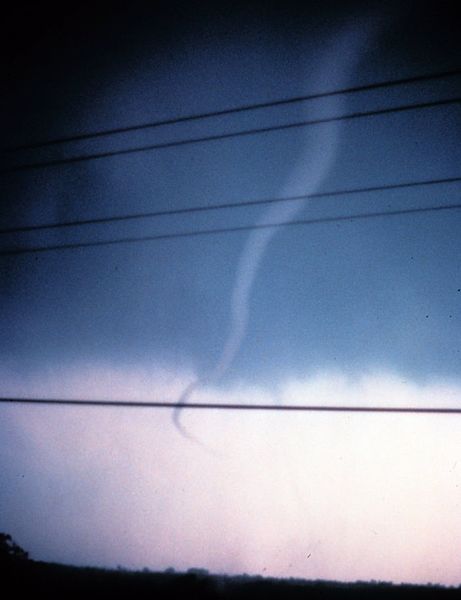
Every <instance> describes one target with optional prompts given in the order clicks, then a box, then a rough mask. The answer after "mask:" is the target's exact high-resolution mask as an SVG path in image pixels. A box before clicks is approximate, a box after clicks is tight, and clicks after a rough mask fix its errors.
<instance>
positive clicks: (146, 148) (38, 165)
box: [0, 97, 461, 175]
mask: <svg viewBox="0 0 461 600" xmlns="http://www.w3.org/2000/svg"><path fill="white" fill-rule="evenodd" d="M456 104H461V97H455V98H448V99H443V100H434V101H431V102H420V103H417V104H415V103H411V104H403V105H400V106H394V107H388V108H382V109H377V110H368V111H355V112H351V113H348V114H345V115H340V116H336V117H321V118H316V119H307V120H303V121H295V122H292V123H284V124H282V125H270V126H266V127H254V128H250V129H244V130H240V131H233V132H228V133H219V134H213V135H203V136H199V137H192V138H187V139H180V140H173V141H169V142H158V143H154V144H147V145H143V146H133V147H129V148H121V149H118V150H106V151H103V152H94V153H90V154H77V155H74V156H69V157H66V158H55V159H51V160H45V161H38V162H29V163H23V164H17V165H11V166H7V167H3V168H1V169H0V174H2V175H3V174H8V173H16V172H21V171H28V170H33V169H44V168H49V167H57V166H61V165H68V164H74V163H78V162H84V161H89V160H96V159H103V158H109V157H114V156H122V155H127V154H134V153H142V152H150V151H154V150H162V149H167V148H176V147H180V146H187V145H191V144H202V143H207V142H216V141H222V140H228V139H235V138H239V137H247V136H253V135H261V134H267V133H273V132H275V131H287V130H290V129H295V128H300V127H308V126H314V125H322V124H326V123H334V122H338V121H348V120H354V119H362V118H370V117H377V116H383V115H390V114H397V113H402V112H407V111H411V110H425V109H429V108H438V107H442V106H450V105H456Z"/></svg>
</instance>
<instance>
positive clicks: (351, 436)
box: [0, 363, 461, 585]
mask: <svg viewBox="0 0 461 600" xmlns="http://www.w3.org/2000/svg"><path fill="white" fill-rule="evenodd" d="M193 376H194V374H193V373H192V372H190V373H177V372H175V371H174V369H171V368H170V369H168V368H166V367H163V368H159V369H157V370H154V371H153V372H152V373H151V372H150V370H148V369H147V368H146V369H143V368H123V367H116V366H110V365H105V364H103V363H101V364H99V365H88V364H83V363H82V364H78V365H75V366H73V367H68V368H63V369H62V370H60V371H49V372H48V373H43V372H41V373H40V374H39V373H35V374H33V373H32V374H30V376H29V377H28V378H21V380H19V378H16V377H14V376H13V374H12V373H8V372H3V373H2V377H1V381H2V388H1V393H2V395H4V396H6V395H16V396H35V397H38V396H47V397H54V398H59V397H66V398H88V399H91V398H93V399H101V398H105V399H113V400H117V399H118V400H121V399H133V400H134V399H138V400H139V399H141V400H148V399H149V400H165V399H167V400H168V399H170V398H174V397H175V396H176V395H177V392H178V390H180V389H181V388H183V387H184V385H185V384H187V383H188V382H189V381H190V380H191V379H193ZM199 396H200V398H199ZM197 400H200V401H204V402H229V403H233V402H238V403H250V402H252V403H256V402H261V403H273V402H277V403H281V404H296V403H315V404H325V405H332V404H345V405H352V404H360V405H373V404H374V405H376V404H379V405H387V406H395V405H405V406H407V405H408V406H459V405H461V383H460V382H455V381H453V382H447V381H442V380H432V381H430V382H428V383H426V384H425V385H422V384H417V383H414V382H411V381H409V380H408V379H407V380H406V381H404V380H402V379H401V378H399V377H398V376H397V375H396V374H392V373H385V372H382V373H368V374H364V375H362V376H360V377H355V378H352V377H347V376H345V375H343V374H341V373H339V372H337V373H328V372H319V373H317V374H316V375H314V376H310V377H306V378H304V379H287V380H286V381H283V382H281V383H280V385H279V386H278V389H277V390H274V391H273V392H269V391H268V390H264V389H263V388H257V387H251V386H250V385H247V384H245V383H240V384H239V385H235V386H234V387H232V388H228V389H226V390H224V389H219V388H217V387H216V388H211V387H209V388H205V389H203V390H202V392H201V393H200V394H197ZM0 410H2V425H1V428H2V429H3V428H5V431H3V432H2V433H3V434H5V433H9V434H10V435H11V434H14V435H16V436H18V438H19V439H21V440H22V445H21V449H20V455H18V454H17V453H16V456H15V459H16V470H17V472H12V473H11V475H10V476H9V481H8V479H6V481H5V484H7V485H10V486H12V496H11V498H12V499H11V502H10V503H9V504H7V505H6V506H4V507H3V510H2V511H1V515H2V516H0V528H1V529H2V530H3V529H5V528H8V530H9V532H10V533H11V534H12V535H13V537H14V538H15V539H17V541H18V542H19V543H20V544H21V545H23V546H24V547H25V549H26V550H28V551H30V553H31V555H32V557H33V558H37V559H41V560H55V561H59V562H68V563H73V564H93V565H102V566H116V565H118V564H121V565H124V566H126V567H130V568H141V567H144V566H147V567H149V568H151V569H154V570H163V569H165V568H167V567H170V566H172V567H174V568H175V569H177V570H187V569H188V568H191V567H202V568H206V569H208V570H209V571H211V572H215V573H229V574H238V573H243V572H247V573H250V574H257V573H260V574H263V575H265V576H276V577H291V576H292V577H303V578H306V579H330V580H332V579H334V580H342V581H355V580H371V579H374V580H381V581H394V582H410V583H428V582H433V583H442V584H446V585H457V584H459V583H461V577H460V575H459V573H460V568H461V555H460V554H459V552H458V551H457V550H458V545H459V539H461V519H460V518H459V510H460V503H461V447H460V444H459V428H460V426H461V422H460V421H459V419H458V417H457V416H442V415H372V414H365V415H364V414H360V415H355V414H350V413H348V414H331V413H328V414H326V413H322V414H312V413H307V414H304V415H300V414H286V413H276V414H274V413H260V412H256V413H237V412H236V413H232V412H218V411H197V412H192V411H191V412H185V413H184V415H183V422H184V426H185V427H187V428H188V430H189V431H190V432H191V433H193V435H194V436H196V437H197V438H199V439H200V440H203V441H204V442H205V443H206V444H207V445H208V446H209V447H210V448H212V449H213V450H214V451H215V453H214V454H211V453H207V452H204V451H203V449H201V448H199V447H197V446H196V445H194V444H192V443H190V442H189V441H188V440H185V439H183V438H182V437H181V436H180V435H179V434H178V432H177V431H176V430H175V428H174V426H173V425H172V422H171V411H169V410H149V409H141V410H126V409H118V408H114V409H112V408H79V407H75V408H74V407H46V406H40V407H39V406H37V407H31V406H29V405H27V406H2V407H1V408H0ZM6 460H8V456H7V457H6ZM18 470H19V471H21V472H19V471H18ZM77 515H78V517H79V518H78V519H77V518H76V517H77Z"/></svg>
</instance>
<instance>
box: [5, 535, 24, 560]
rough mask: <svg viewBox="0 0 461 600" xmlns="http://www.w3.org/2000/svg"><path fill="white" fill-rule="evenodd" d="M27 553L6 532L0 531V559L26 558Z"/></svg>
mask: <svg viewBox="0 0 461 600" xmlns="http://www.w3.org/2000/svg"><path fill="white" fill-rule="evenodd" d="M28 558H29V555H28V553H27V552H26V551H25V550H23V549H22V548H21V546H19V545H18V544H16V542H15V541H14V540H13V538H12V537H11V535H9V534H8V533H0V561H1V562H4V561H7V560H27V559H28Z"/></svg>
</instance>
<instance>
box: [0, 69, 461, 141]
mask: <svg viewBox="0 0 461 600" xmlns="http://www.w3.org/2000/svg"><path fill="white" fill-rule="evenodd" d="M460 74H461V68H457V69H451V70H449V71H443V72H440V73H428V74H424V75H415V76H413V77H404V78H400V79H391V80H387V81H381V82H377V83H370V84H364V85H359V86H354V87H348V88H340V89H338V90H331V91H328V92H317V93H314V94H307V95H304V96H294V97H291V98H284V99H280V100H273V101H268V102H258V103H255V104H245V105H242V106H237V107H234V108H224V109H222V110H216V111H210V112H203V113H196V114H191V115H184V116H182V117H173V118H170V119H163V120H157V121H152V122H149V123H140V124H137V125H128V126H126V127H114V128H112V129H103V130H100V131H93V132H88V133H81V134H75V135H69V136H63V137H59V138H54V139H50V140H45V141H41V142H40V141H39V142H30V143H26V144H20V145H16V146H10V147H7V148H4V149H3V152H16V151H18V150H29V149H34V148H43V147H46V146H51V145H55V144H63V143H68V142H74V141H81V140H87V139H91V138H97V137H104V136H110V135H116V134H119V133H129V132H132V131H140V130H143V129H153V128H156V127H161V126H164V125H174V124H176V123H184V122H187V121H196V120H200V119H209V118H213V117H222V116H225V115H231V114H236V113H240V112H245V111H251V110H258V109H263V108H271V107H274V106H283V105H288V104H295V103H299V102H305V101H308V100H317V99H320V98H328V97H332V96H338V95H342V94H351V93H356V92H365V91H371V90H376V89H381V88H387V87H394V86H401V85H405V84H413V83H420V82H423V81H431V80H436V79H445V78H448V77H453V76H456V75H460Z"/></svg>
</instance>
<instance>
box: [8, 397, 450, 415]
mask: <svg viewBox="0 0 461 600" xmlns="http://www.w3.org/2000/svg"><path fill="white" fill-rule="evenodd" d="M0 403H1V404H37V405H51V406H53V405H55V406H56V405H58V406H59V405H63V406H105V407H120V408H170V409H178V408H180V409H182V410H189V409H200V410H202V409H205V410H245V411H250V410H253V411H254V410H263V411H273V412H355V413H419V414H461V408H454V407H445V408H438V407H428V408H423V407H411V406H325V405H309V404H307V405H306V404H301V405H298V404H286V405H283V404H226V403H219V402H214V403H204V402H188V403H187V404H182V403H178V402H139V401H116V400H62V399H59V400H56V399H51V398H0Z"/></svg>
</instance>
